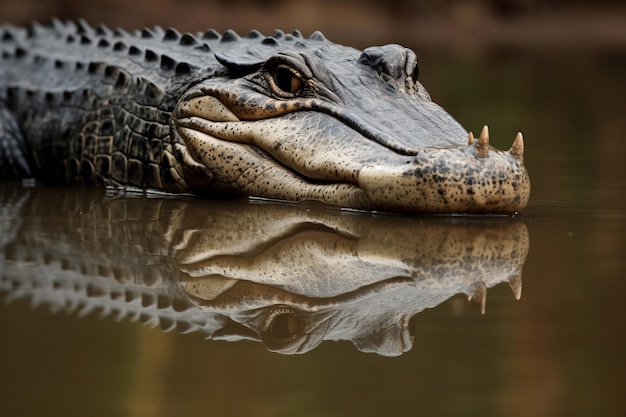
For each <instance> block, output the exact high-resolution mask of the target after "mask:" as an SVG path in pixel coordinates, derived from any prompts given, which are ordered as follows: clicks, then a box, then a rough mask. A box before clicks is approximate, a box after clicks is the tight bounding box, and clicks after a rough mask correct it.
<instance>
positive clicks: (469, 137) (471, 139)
mask: <svg viewBox="0 0 626 417" xmlns="http://www.w3.org/2000/svg"><path fill="white" fill-rule="evenodd" d="M473 144H474V134H473V133H472V132H469V135H467V145H468V146H471V145H473Z"/></svg>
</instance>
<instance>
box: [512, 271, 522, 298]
mask: <svg viewBox="0 0 626 417" xmlns="http://www.w3.org/2000/svg"><path fill="white" fill-rule="evenodd" d="M509 287H511V290H512V291H513V296H514V297H515V299H516V300H519V299H520V298H522V274H518V275H515V276H513V277H511V279H509Z"/></svg>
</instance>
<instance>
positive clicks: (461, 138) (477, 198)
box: [0, 21, 530, 214]
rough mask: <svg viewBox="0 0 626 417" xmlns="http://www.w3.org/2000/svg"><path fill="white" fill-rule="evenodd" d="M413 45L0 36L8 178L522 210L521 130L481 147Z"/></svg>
mask: <svg viewBox="0 0 626 417" xmlns="http://www.w3.org/2000/svg"><path fill="white" fill-rule="evenodd" d="M417 73H418V69H417V58H416V56H415V54H414V53H413V52H412V51H411V50H409V49H406V48H403V47H401V46H399V45H385V46H379V47H371V48H367V49H365V50H364V51H358V50H356V49H353V48H349V47H345V46H341V45H336V44H333V43H331V42H329V41H328V40H326V39H325V38H324V37H323V36H322V35H321V34H320V33H314V34H313V35H311V36H310V37H309V38H308V39H305V38H303V37H302V36H301V35H300V33H299V32H294V33H293V34H287V35H286V34H284V33H282V32H280V31H277V32H275V33H274V34H273V35H272V36H269V37H264V36H262V35H261V34H260V33H258V32H256V31H253V32H251V33H250V34H249V35H248V36H247V37H245V38H240V37H239V36H237V35H236V34H235V33H234V32H231V31H227V32H226V33H224V34H223V35H221V36H220V35H218V34H217V33H215V32H214V31H208V32H206V33H199V34H197V35H191V34H184V35H181V34H179V33H178V32H176V31H174V30H172V29H168V30H167V31H164V30H162V29H160V28H154V29H144V30H143V31H137V32H134V33H132V34H128V33H126V32H123V31H119V30H116V31H111V30H109V29H107V28H105V27H98V28H92V27H90V26H88V25H87V24H85V23H83V22H80V23H78V24H74V23H61V22H58V21H53V22H52V24H51V26H49V27H48V26H41V25H38V24H34V25H32V26H31V27H30V28H28V29H17V28H13V27H9V26H4V27H0V176H2V177H5V178H8V177H35V178H38V179H41V180H45V181H56V182H68V183H87V184H91V183H101V184H107V185H112V186H116V187H127V186H130V187H138V188H141V189H156V190H163V191H167V192H191V193H195V194H199V195H203V194H213V193H232V194H243V195H250V196H257V197H264V198H271V199H280V200H291V201H302V200H318V201H322V202H324V203H328V204H334V205H339V206H343V207H351V208H356V209H366V210H382V211H401V212H431V213H507V214H510V213H514V212H517V211H519V210H521V209H522V208H524V207H525V205H526V203H527V201H528V198H529V195H530V181H529V177H528V174H527V172H526V169H525V167H524V164H523V140H522V137H521V134H518V137H517V138H516V139H515V141H514V144H513V146H512V148H511V150H509V151H504V152H501V151H498V150H495V149H493V148H490V146H489V141H488V132H487V130H486V129H485V130H484V131H483V133H482V134H481V137H480V138H479V140H477V141H475V142H474V141H473V139H472V136H471V134H470V135H469V137H470V139H469V143H468V133H467V132H466V131H465V130H464V129H463V128H462V127H461V126H460V125H459V124H458V123H457V122H456V121H455V120H454V119H453V118H452V117H451V116H450V115H449V114H448V113H446V112H445V110H443V109H442V108H441V107H439V106H438V105H437V104H435V103H434V102H433V101H432V100H431V99H430V97H429V95H428V93H427V92H426V90H425V89H424V87H423V86H422V85H421V84H420V83H419V82H418V81H417Z"/></svg>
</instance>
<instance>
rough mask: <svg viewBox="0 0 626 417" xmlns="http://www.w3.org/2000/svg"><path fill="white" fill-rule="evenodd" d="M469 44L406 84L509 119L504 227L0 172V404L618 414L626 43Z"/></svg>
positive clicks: (176, 411)
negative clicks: (617, 46) (564, 49)
mask: <svg viewBox="0 0 626 417" xmlns="http://www.w3.org/2000/svg"><path fill="white" fill-rule="evenodd" d="M484 58H485V59H484V60H479V61H475V60H469V61H466V60H457V59H455V58H454V57H452V56H442V57H439V58H436V59H433V60H431V63H430V65H429V66H426V67H425V68H424V70H423V74H422V79H423V81H424V83H425V85H426V86H427V87H428V88H429V90H430V92H431V94H432V95H433V97H434V98H435V99H436V100H437V101H438V102H440V103H441V104H442V105H443V106H444V107H445V108H446V109H447V110H448V111H449V112H450V113H451V114H453V115H455V116H456V117H457V118H458V119H459V120H460V121H461V123H462V124H464V125H465V126H466V127H467V128H469V129H472V130H475V131H476V130H479V129H480V127H481V126H482V124H484V123H489V125H490V128H491V134H492V137H493V141H494V145H495V146H496V147H499V148H506V147H508V146H509V145H510V143H511V142H512V140H513V137H514V133H515V131H516V130H517V129H520V128H521V129H523V130H524V134H525V138H526V147H527V150H526V155H525V158H526V165H527V167H528V170H529V172H530V175H531V181H532V185H533V194H532V197H531V202H530V204H529V206H528V208H527V209H526V210H525V211H524V212H523V214H522V216H520V217H519V218H517V219H514V220H513V221H507V220H502V219H499V220H496V221H480V220H478V221H477V220H471V221H459V220H457V219H454V220H439V219H434V220H433V219H420V218H406V217H401V216H389V217H387V216H383V217H372V216H370V215H367V214H358V213H346V212H340V211H337V210H333V209H328V208H324V207H319V206H312V207H300V206H291V205H272V204H260V203H258V202H257V203H254V204H249V203H247V202H228V203H217V202H210V201H206V200H199V199H193V198H182V197H181V198H173V199H172V198H156V197H154V198H146V197H142V196H120V195H115V194H110V193H109V194H107V193H105V192H104V191H103V190H71V191H70V192H68V190H66V189H55V188H48V187H43V186H37V187H35V188H30V187H22V186H21V185H20V184H1V185H0V197H2V199H1V201H0V231H2V234H1V235H0V245H2V251H0V254H1V255H0V271H3V272H2V276H3V279H2V281H1V282H2V285H3V288H4V292H3V295H2V298H4V299H5V300H13V301H12V302H10V303H2V304H1V306H0V334H2V342H1V343H0V357H1V358H2V361H1V362H0V363H1V365H0V409H1V410H2V412H1V413H2V415H6V416H39V415H59V416H74V415H75V416H83V415H96V416H97V415H102V416H127V415H128V416H159V415H163V416H172V415H220V416H239V415H248V416H282V415H284V416H287V415H289V416H291V415H304V416H318V415H319V416H335V415H337V416H339V415H342V416H343V415H354V416H375V415H376V416H377V415H404V414H409V415H481V416H490V415H493V416H500V415H509V416H588V415H602V416H619V415H624V413H625V412H626V406H624V402H623V399H622V398H623V392H624V388H625V385H626V384H625V383H624V375H626V359H624V356H623V352H624V351H625V348H626V343H625V336H624V331H623V323H624V319H625V318H626V314H625V308H624V303H623V301H622V298H623V294H625V293H626V280H625V279H624V278H625V277H626V257H625V256H624V255H625V254H626V215H625V214H624V213H625V210H626V164H625V163H624V155H626V144H625V143H626V142H625V141H624V140H623V132H625V131H626V119H625V118H624V110H625V109H626V97H625V95H624V91H626V81H625V79H624V77H623V74H624V73H625V71H626V54H625V53H623V52H603V53H600V52H597V53H593V52H590V51H586V52H585V53H581V54H578V53H577V54H559V53H557V52H554V53H547V52H529V51H497V52H493V53H492V54H489V55H487V56H486V57H484ZM426 68H427V69H426ZM527 237H529V241H528V240H527ZM242 242H243V243H242ZM528 242H529V243H530V244H529V246H528V245H527V244H528ZM468 248H471V249H468ZM461 253H470V254H471V256H465V257H462V256H460V254H461ZM285 265H287V266H285ZM520 268H522V269H523V274H522V279H520V278H519V276H518V275H519V270H520ZM268 271H269V272H268ZM272 271H273V272H274V274H273V275H272V274H271V273H270V272H272ZM277 271H278V272H279V273H276V272H277ZM336 271H339V272H336ZM296 275H297V276H298V277H301V278H302V277H305V278H306V277H309V276H317V278H318V280H317V281H314V282H315V285H310V284H311V282H312V281H311V279H308V280H307V279H305V280H303V281H301V282H306V283H308V284H307V285H302V284H295V285H294V284H293V280H292V277H293V276H296ZM206 276H209V277H210V279H206V278H203V277H206ZM246 279H248V280H250V281H251V283H248V284H246V283H245V282H244V281H245V280H246ZM242 280H244V281H242ZM362 281H363V282H362ZM506 281H510V282H511V284H512V285H509V284H507V283H506ZM520 281H521V286H522V288H523V290H522V295H521V299H520V300H516V298H515V296H514V294H517V295H519V291H520ZM242 282H243V283H242ZM511 287H512V288H511ZM485 289H486V293H487V296H486V302H485V304H484V309H485V314H481V308H483V306H481V299H482V297H483V296H484V294H485ZM512 290H513V291H512ZM455 294H456V295H455ZM468 296H471V298H472V301H471V302H468ZM110 298H113V299H114V300H116V303H117V304H115V303H113V304H112V303H110V302H108V303H107V302H106V300H109V299H110ZM87 299H90V300H95V301H90V302H89V303H88V302H86V301H85V300H87ZM102 300H104V301H102ZM477 300H478V301H477ZM33 305H38V306H36V307H34V308H33V307H32V306H33ZM129 305H132V306H133V307H132V308H130V307H128V306H129ZM51 308H52V310H54V311H55V314H50V313H49V311H50V309H51ZM89 309H93V310H94V311H92V312H87V311H84V310H89ZM107 309H109V310H110V311H108V312H107ZM64 310H70V311H71V313H70V314H65V313H63V311H64ZM163 311H164V312H165V313H163ZM124 312H125V314H128V315H130V316H133V315H136V316H137V317H136V318H137V321H138V322H133V321H132V320H131V319H130V318H121V320H116V319H115V318H116V316H119V315H124ZM82 316H84V317H82ZM100 316H104V317H103V318H100ZM157 318H158V319H159V320H160V321H161V323H162V324H161V326H163V327H165V328H170V327H172V328H177V327H178V330H189V331H191V333H190V334H181V333H180V332H179V331H177V330H176V329H174V330H173V331H170V332H163V331H162V330H160V329H159V327H158V326H157V328H150V327H148V326H143V325H141V324H140V323H139V322H141V321H142V320H143V321H148V322H156V321H157ZM409 318H410V319H409ZM206 337H209V338H210V339H212V340H205V338H206ZM327 339H329V340H327ZM274 351H281V352H283V353H294V351H296V352H299V353H303V352H306V353H303V354H300V355H286V354H281V353H276V352H274ZM363 351H367V352H370V353H364V352H363ZM383 354H384V355H386V356H383ZM387 356H392V357H387Z"/></svg>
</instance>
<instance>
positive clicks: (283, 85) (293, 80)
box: [273, 67, 304, 93]
mask: <svg viewBox="0 0 626 417" xmlns="http://www.w3.org/2000/svg"><path fill="white" fill-rule="evenodd" d="M273 78H274V82H275V83H276V86H277V87H278V88H280V89H281V90H282V91H284V92H286V93H297V92H298V91H300V90H301V89H302V87H303V85H304V83H303V81H302V79H300V77H298V76H297V75H296V74H294V73H293V71H291V70H290V69H289V68H284V67H278V68H276V70H274V74H273Z"/></svg>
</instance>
